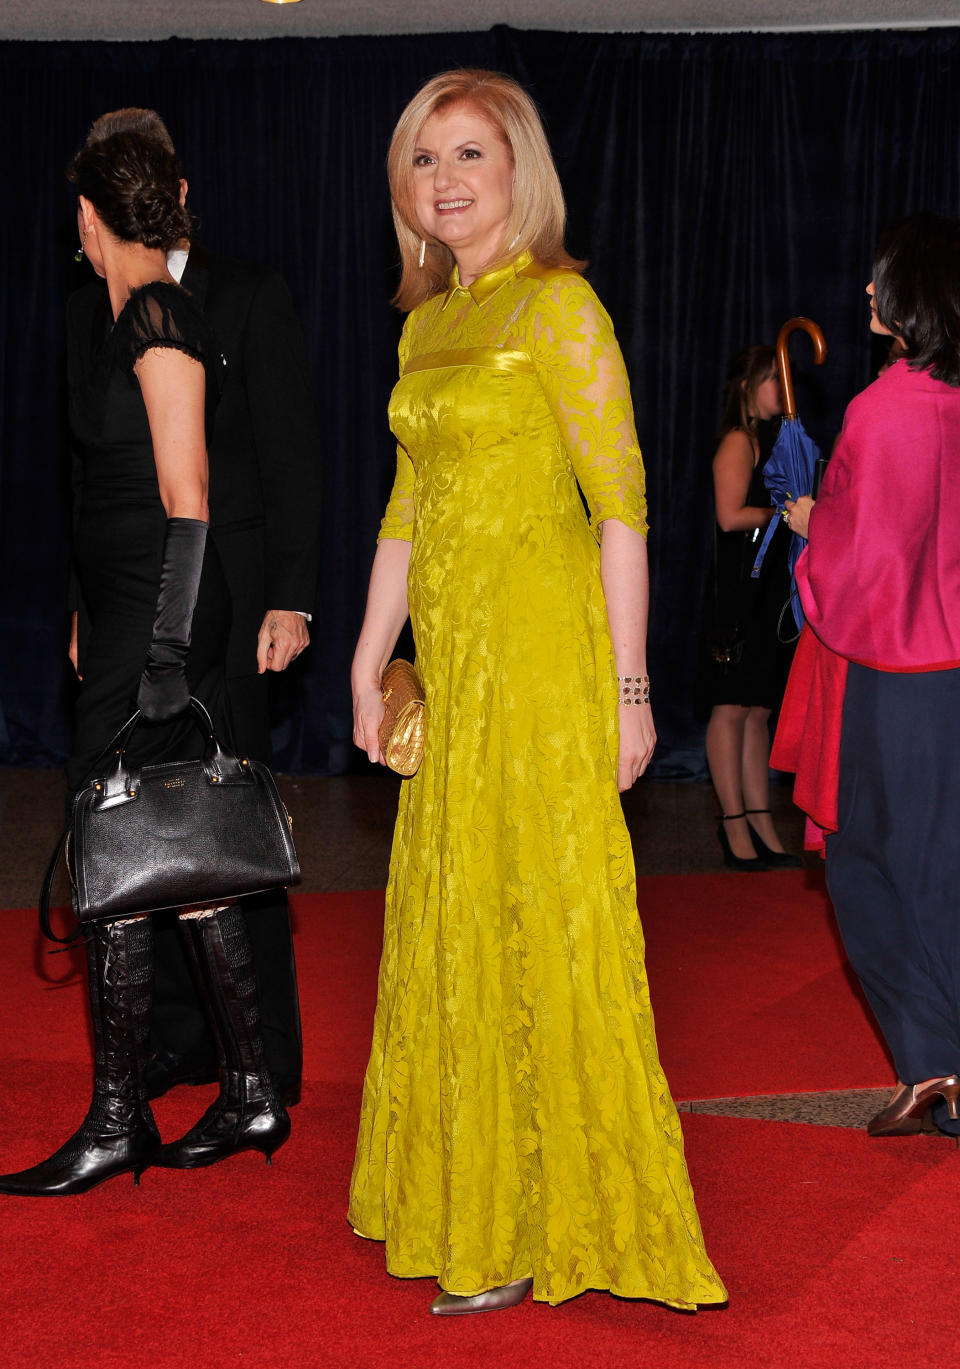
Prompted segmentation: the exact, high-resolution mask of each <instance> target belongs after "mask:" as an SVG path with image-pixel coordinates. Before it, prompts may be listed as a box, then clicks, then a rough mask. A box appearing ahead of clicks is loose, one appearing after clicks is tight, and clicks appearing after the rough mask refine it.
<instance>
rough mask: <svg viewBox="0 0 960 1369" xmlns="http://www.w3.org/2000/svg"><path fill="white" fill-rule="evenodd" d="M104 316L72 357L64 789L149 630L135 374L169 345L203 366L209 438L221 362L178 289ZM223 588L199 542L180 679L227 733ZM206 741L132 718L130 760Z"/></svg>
mask: <svg viewBox="0 0 960 1369" xmlns="http://www.w3.org/2000/svg"><path fill="white" fill-rule="evenodd" d="M110 322H111V321H110V319H109V316H107V318H106V320H105V332H104V336H103V340H102V344H101V346H100V347H99V348H98V349H97V351H96V353H95V355H93V356H90V357H85V358H74V359H73V360H72V363H71V377H70V381H71V384H70V390H71V396H70V424H71V432H72V437H73V441H74V448H75V460H76V471H77V474H76V477H75V481H76V492H75V493H76V508H75V511H74V561H75V568H76V573H77V578H78V583H79V591H80V598H81V604H82V608H81V614H80V617H81V622H82V631H81V634H80V641H79V661H78V664H79V669H80V673H81V675H82V677H83V678H82V682H81V685H80V692H79V696H78V700H77V709H76V729H75V736H74V747H73V755H72V756H71V758H70V761H69V762H68V765H67V779H68V783H69V786H70V790H71V792H73V791H75V790H76V789H78V788H79V787H80V786H81V785H82V784H83V782H84V780H85V779H86V778H87V776H88V774H89V772H90V768H91V766H92V765H93V763H94V762H95V761H96V759H97V758H98V756H99V755H100V753H101V751H102V750H103V749H104V747H105V746H107V745H108V744H109V742H110V740H111V738H112V737H113V736H114V734H115V733H116V732H117V731H118V729H119V728H120V727H122V725H123V724H124V722H125V721H126V720H127V719H128V718H129V717H130V715H131V714H132V712H133V710H134V708H135V707H136V704H135V697H136V692H137V686H138V683H139V680H140V674H141V671H142V670H143V667H144V664H145V662H146V657H147V648H148V646H149V644H150V639H151V636H152V634H153V620H154V616H155V611H156V605H157V594H158V591H159V586H160V569H161V563H162V559H163V544H164V537H165V534H166V525H167V515H166V512H165V510H164V507H163V504H162V502H161V500H160V489H159V486H158V483H157V470H156V466H155V464H154V459H153V443H152V441H151V437H150V425H149V423H148V421H147V413H146V408H145V406H144V402H143V396H142V394H141V392H140V385H139V382H138V380H137V377H136V374H135V372H134V365H135V364H136V362H137V360H138V359H139V358H140V357H141V356H142V355H143V354H144V352H146V351H148V350H149V349H150V348H153V347H174V348H176V349H178V350H179V351H181V352H185V353H186V354H187V356H190V357H193V358H194V359H195V360H196V361H198V362H200V363H201V364H202V365H203V367H204V370H205V373H206V432H207V441H208V443H209V440H210V432H211V427H212V423H213V417H214V414H215V412H216V405H217V401H218V398H219V392H220V385H221V378H222V371H223V366H224V362H223V358H222V355H221V350H220V347H219V344H218V342H217V340H216V337H215V335H214V333H213V332H212V330H211V329H210V326H209V324H208V323H207V322H206V321H205V319H204V318H203V316H202V314H201V313H200V311H199V310H198V309H197V307H196V305H195V304H194V303H193V302H192V301H191V299H190V296H189V295H188V294H187V292H186V291H185V290H183V289H181V287H180V286H178V285H174V284H171V283H168V282H155V283H153V284H150V285H145V286H142V287H140V288H139V289H137V290H135V291H134V292H133V293H132V294H131V295H130V298H129V299H128V300H127V302H126V304H125V305H124V307H123V309H122V310H121V312H120V316H119V317H118V318H117V320H116V322H115V323H113V324H112V326H110ZM229 627H230V595H229V591H228V589H227V584H226V581H225V579H224V576H223V572H222V570H221V567H220V562H219V559H218V557H217V552H216V548H215V547H214V545H213V542H212V540H211V539H209V538H208V540H207V544H206V551H205V554H204V561H203V572H202V575H201V580H200V590H199V594H198V598H197V605H196V610H195V612H194V616H193V628H192V634H191V645H190V653H189V657H188V660H187V677H188V680H189V683H190V688H191V691H192V692H193V693H194V694H195V695H197V697H198V698H200V699H201V700H202V701H203V702H204V703H205V704H206V705H207V707H208V709H209V710H210V711H211V714H212V715H213V717H214V720H215V722H216V723H217V725H218V727H220V728H224V729H228V719H227V716H226V712H225V709H226V702H225V691H224V683H223V679H224V671H223V666H224V660H225V655H226V645H227V634H228V631H229ZM202 748H203V738H202V736H201V733H200V730H199V729H198V728H197V727H196V726H195V725H194V723H193V722H192V721H191V719H190V717H189V716H185V717H181V718H176V719H174V720H173V721H171V722H168V723H159V724H148V723H141V724H140V726H139V727H138V728H137V729H136V731H135V733H134V738H133V742H132V743H131V747H130V751H129V755H130V759H131V761H132V762H133V763H135V764H139V765H143V764H151V763H155V762H157V761H159V760H188V759H192V758H194V757H195V756H197V755H199V754H200V753H201V751H202Z"/></svg>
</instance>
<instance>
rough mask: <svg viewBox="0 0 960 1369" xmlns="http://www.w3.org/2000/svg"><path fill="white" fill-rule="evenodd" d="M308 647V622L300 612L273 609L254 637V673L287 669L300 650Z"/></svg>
mask: <svg viewBox="0 0 960 1369" xmlns="http://www.w3.org/2000/svg"><path fill="white" fill-rule="evenodd" d="M309 645H310V633H309V632H308V631H307V620H306V619H305V618H304V616H303V614H302V613H291V612H290V611H289V610H288V609H284V608H272V609H270V611H269V612H268V613H267V614H266V616H265V617H264V620H263V623H262V624H261V626H260V631H259V633H258V634H257V674H258V675H262V674H263V672H264V671H265V670H286V668H287V666H288V665H289V664H290V662H291V661H295V660H296V659H297V657H298V656H299V655H300V653H301V651H305V650H306V649H307V647H308V646H309Z"/></svg>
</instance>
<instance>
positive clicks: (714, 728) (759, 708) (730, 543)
mask: <svg viewBox="0 0 960 1369" xmlns="http://www.w3.org/2000/svg"><path fill="white" fill-rule="evenodd" d="M781 412H782V402H781V394H780V380H779V377H778V374H777V359H776V353H775V351H774V349H773V348H772V347H769V346H765V345H760V344H757V345H754V346H751V347H745V348H744V349H743V351H741V352H739V353H738V354H737V356H735V357H734V358H733V361H732V362H731V363H730V368H729V371H728V374H727V384H726V390H725V393H724V406H723V415H722V417H721V420H720V434H719V436H720V444H719V446H718V447H717V451H716V454H715V456H714V458H713V487H714V498H715V503H716V527H715V530H714V537H715V542H714V565H713V572H712V575H711V578H710V582H709V586H708V590H707V601H706V612H705V615H704V618H705V628H706V631H705V634H704V637H705V641H704V651H703V654H702V657H701V666H700V670H699V675H698V681H697V693H698V703H699V710H700V711H701V712H702V713H706V712H707V709H709V713H710V720H709V722H708V724H707V762H708V764H709V766H710V776H711V779H712V780H713V787H714V789H715V791H716V794H717V799H718V801H719V803H720V809H721V814H722V816H721V818H720V824H719V827H718V836H719V840H720V846H721V849H722V851H723V859H724V864H725V865H726V866H727V867H728V868H731V869H735V870H744V871H748V870H767V869H771V868H774V867H777V866H784V865H792V866H795V865H799V863H800V862H799V860H798V859H797V857H796V856H791V855H788V854H787V853H786V852H785V851H784V850H783V847H782V846H781V844H780V839H779V837H778V836H777V833H776V829H775V828H774V826H773V820H772V818H771V816H770V802H769V762H770V734H769V723H770V714H771V711H772V710H773V709H775V708H777V707H778V706H779V703H780V700H781V698H782V697H783V690H784V686H785V685H786V681H787V674H788V672H789V670H790V658H791V654H792V647H791V646H789V645H785V644H784V643H783V642H782V641H781V640H780V634H779V632H778V620H779V618H780V615H781V611H782V609H783V606H784V604H785V603H786V602H787V600H788V598H789V594H790V574H789V571H788V569H787V551H788V544H789V541H790V539H789V537H787V535H786V533H785V532H783V531H782V530H781V531H779V532H778V533H775V534H774V537H773V539H772V541H771V544H770V547H769V550H768V554H767V556H766V557H765V559H764V564H763V567H762V570H761V574H760V575H759V577H756V578H755V577H753V576H752V575H751V571H752V569H753V565H754V562H755V560H756V558H757V553H758V551H759V549H760V546H761V539H762V537H763V532H764V529H766V528H767V527H768V525H769V524H770V521H771V519H772V518H774V517H775V514H776V510H775V509H774V508H773V507H772V506H771V504H770V496H769V494H768V493H767V491H766V489H765V487H764V482H763V470H764V466H765V464H766V461H767V459H768V457H769V456H770V454H771V450H772V447H773V443H774V439H775V438H776V434H777V424H776V423H775V421H774V420H776V418H777V417H778V416H779V415H780V413H781Z"/></svg>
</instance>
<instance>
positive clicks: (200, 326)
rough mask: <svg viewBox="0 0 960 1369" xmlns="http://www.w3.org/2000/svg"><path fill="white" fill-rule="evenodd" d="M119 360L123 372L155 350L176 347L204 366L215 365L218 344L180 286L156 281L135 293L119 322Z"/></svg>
mask: <svg viewBox="0 0 960 1369" xmlns="http://www.w3.org/2000/svg"><path fill="white" fill-rule="evenodd" d="M116 333H117V356H118V359H119V362H120V365H121V366H122V367H123V369H124V370H126V371H128V372H130V373H132V372H133V368H134V366H135V365H136V364H137V362H138V361H139V360H140V358H141V357H142V356H143V354H144V352H149V351H150V350H151V348H153V347H173V348H175V349H176V350H177V351H178V352H185V353H186V355H187V356H189V357H193V359H194V360H195V361H199V362H200V363H201V364H202V365H205V366H210V365H211V364H214V365H215V363H216V360H217V351H216V343H215V340H214V339H213V337H212V335H211V333H210V329H209V326H208V324H207V323H206V321H205V320H204V318H203V315H202V314H201V313H200V311H199V309H198V308H197V307H196V305H195V304H194V303H193V301H192V300H191V298H190V296H189V295H188V294H187V292H186V291H185V290H183V289H181V287H180V286H179V285H170V284H167V283H166V282H164V281H156V282H154V283H153V284H151V285H143V286H141V287H140V288H139V289H138V290H134V291H133V293H132V294H131V296H130V298H129V299H128V300H127V302H126V304H125V305H124V307H123V310H122V312H121V314H120V317H119V318H118V319H117V324H116Z"/></svg>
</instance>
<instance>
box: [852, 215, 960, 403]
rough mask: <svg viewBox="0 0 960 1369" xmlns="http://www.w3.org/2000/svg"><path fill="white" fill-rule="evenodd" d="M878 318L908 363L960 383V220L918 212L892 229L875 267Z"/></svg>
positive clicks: (950, 382) (884, 237)
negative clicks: (899, 344) (897, 339)
mask: <svg viewBox="0 0 960 1369" xmlns="http://www.w3.org/2000/svg"><path fill="white" fill-rule="evenodd" d="M873 288H874V290H875V292H876V293H875V296H874V299H875V302H876V306H877V318H878V319H879V320H880V322H881V323H882V324H883V326H884V327H885V328H889V329H890V332H891V333H893V334H895V335H896V336H897V337H900V338H902V339H903V343H904V348H905V351H904V355H905V356H906V359H907V365H908V366H910V367H911V368H912V369H913V370H915V371H926V370H929V372H930V374H931V375H932V376H933V377H934V379H935V380H943V381H946V383H947V384H948V385H960V221H958V220H956V219H945V218H941V217H940V215H939V214H914V215H912V216H911V217H910V218H909V219H903V220H901V221H900V222H899V223H895V224H893V225H892V227H890V228H888V229H887V230H886V232H885V233H884V235H883V237H882V238H881V239H880V246H879V247H878V248H877V255H876V259H875V261H874V263H873Z"/></svg>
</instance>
